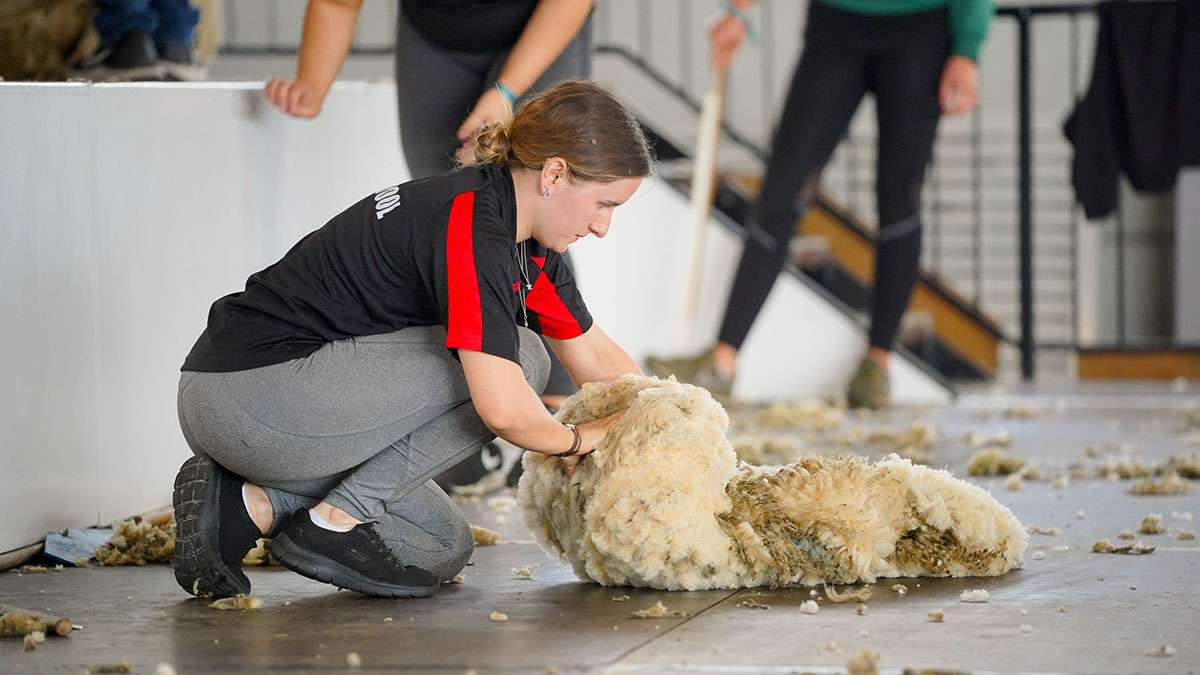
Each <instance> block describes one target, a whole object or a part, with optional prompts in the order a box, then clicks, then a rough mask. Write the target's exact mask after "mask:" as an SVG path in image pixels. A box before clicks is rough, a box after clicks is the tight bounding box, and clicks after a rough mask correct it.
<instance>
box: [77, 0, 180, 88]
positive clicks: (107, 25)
mask: <svg viewBox="0 0 1200 675" xmlns="http://www.w3.org/2000/svg"><path fill="white" fill-rule="evenodd" d="M95 25H96V31H97V32H99V33H100V48H99V49H98V50H97V52H96V54H95V55H93V56H92V57H91V58H89V59H87V60H86V61H84V62H83V63H82V64H80V66H79V69H78V71H77V72H78V74H79V75H81V76H83V77H89V78H92V79H97V80H161V79H162V78H163V75H164V73H165V71H164V69H163V67H162V65H161V64H160V63H159V62H158V52H157V51H156V50H155V47H154V37H153V36H154V31H156V30H157V29H158V14H157V13H156V12H155V11H154V7H153V5H152V0H96V17H95Z"/></svg>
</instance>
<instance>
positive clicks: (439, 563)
mask: <svg viewBox="0 0 1200 675" xmlns="http://www.w3.org/2000/svg"><path fill="white" fill-rule="evenodd" d="M474 552H475V537H474V536H473V535H472V534H471V526H470V525H469V524H467V522H466V521H465V520H464V521H462V522H461V523H456V524H455V526H454V528H453V531H452V532H451V533H450V537H449V538H448V539H447V540H446V548H445V550H443V551H442V553H441V555H439V556H437V557H436V558H435V559H434V560H433V564H432V566H431V569H430V570H429V572H430V573H431V574H433V575H434V576H436V577H437V578H439V579H442V580H444V581H449V580H451V579H453V578H454V577H455V575H457V574H458V573H459V572H461V571H463V569H464V568H465V567H466V566H467V562H468V561H469V560H470V559H471V554H472V553H474Z"/></svg>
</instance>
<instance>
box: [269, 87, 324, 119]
mask: <svg viewBox="0 0 1200 675" xmlns="http://www.w3.org/2000/svg"><path fill="white" fill-rule="evenodd" d="M265 91H266V94H267V98H268V99H270V100H271V103H274V104H275V107H276V108H279V109H280V110H282V111H283V112H285V113H287V114H289V115H291V116H293V117H303V118H308V119H311V118H313V117H316V116H317V115H318V114H319V113H320V112H321V104H322V103H323V102H324V96H322V95H321V94H319V93H318V92H317V89H316V87H314V86H312V85H311V84H309V83H307V82H305V81H304V80H284V79H274V80H271V81H270V82H268V83H267V87H266V90H265Z"/></svg>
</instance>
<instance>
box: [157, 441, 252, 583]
mask: <svg viewBox="0 0 1200 675" xmlns="http://www.w3.org/2000/svg"><path fill="white" fill-rule="evenodd" d="M244 482H245V481H244V480H242V479H241V478H240V477H238V476H236V475H234V474H232V473H230V472H228V471H226V470H225V469H223V468H221V467H220V466H219V465H218V464H217V463H216V462H214V461H212V460H211V459H209V458H208V457H202V456H196V457H192V458H190V459H188V460H187V461H186V462H184V463H183V466H181V467H179V473H178V474H176V476H175V492H174V495H173V497H172V503H173V504H174V506H175V555H174V557H173V559H172V561H171V564H172V566H173V567H174V568H175V581H177V582H179V585H180V586H182V587H183V590H185V591H187V592H188V593H191V594H192V595H196V596H200V597H203V598H228V597H232V596H235V595H239V594H241V595H246V594H249V593H250V580H249V579H248V578H246V575H245V573H243V572H242V558H244V557H245V556H246V553H247V552H249V551H250V549H252V548H254V546H255V544H256V543H257V542H258V539H259V537H261V536H262V533H261V532H260V531H259V529H258V526H257V525H255V524H254V521H253V520H252V519H251V518H250V514H249V513H247V512H246V503H245V501H243V500H242V484H243V483H244Z"/></svg>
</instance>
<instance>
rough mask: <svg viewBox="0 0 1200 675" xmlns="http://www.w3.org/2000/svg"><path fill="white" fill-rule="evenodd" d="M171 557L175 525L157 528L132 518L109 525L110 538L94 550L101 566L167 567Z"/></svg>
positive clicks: (145, 521) (173, 548) (149, 523)
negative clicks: (164, 565) (146, 565)
mask: <svg viewBox="0 0 1200 675" xmlns="http://www.w3.org/2000/svg"><path fill="white" fill-rule="evenodd" d="M174 555H175V523H173V522H172V523H167V524H166V525H163V526H159V525H155V524H154V523H151V522H150V521H148V520H143V519H141V518H133V519H131V520H123V521H121V522H119V523H116V524H115V525H113V536H112V538H110V539H109V540H108V543H107V544H104V545H102V546H101V547H100V548H98V549H96V560H98V561H99V562H100V564H101V565H106V566H110V567H113V566H120V565H145V564H148V563H150V564H170V563H171V558H172V557H173V556H174Z"/></svg>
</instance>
